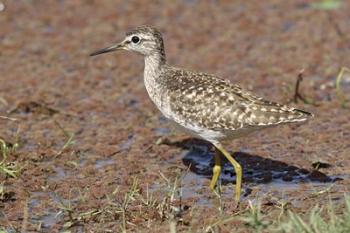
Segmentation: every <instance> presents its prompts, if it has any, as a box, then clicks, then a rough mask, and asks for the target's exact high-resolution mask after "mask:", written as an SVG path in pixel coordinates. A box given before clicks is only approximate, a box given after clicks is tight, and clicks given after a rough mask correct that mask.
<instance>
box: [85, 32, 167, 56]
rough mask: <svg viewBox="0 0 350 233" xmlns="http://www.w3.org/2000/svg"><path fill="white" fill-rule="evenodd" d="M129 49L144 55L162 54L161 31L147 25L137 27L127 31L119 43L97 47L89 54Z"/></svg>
mask: <svg viewBox="0 0 350 233" xmlns="http://www.w3.org/2000/svg"><path fill="white" fill-rule="evenodd" d="M121 49H123V50H129V51H134V52H137V53H140V54H142V55H144V56H151V55H154V54H157V53H158V54H160V55H161V56H164V44H163V39H162V35H161V33H160V32H159V31H158V30H157V29H155V28H153V27H149V26H141V27H137V28H135V29H133V30H131V31H129V32H128V33H126V37H125V38H124V40H123V41H121V42H120V43H116V44H114V45H112V46H109V47H107V48H103V49H99V50H97V51H95V52H93V53H91V54H90V56H95V55H99V54H102V53H108V52H112V51H116V50H121Z"/></svg>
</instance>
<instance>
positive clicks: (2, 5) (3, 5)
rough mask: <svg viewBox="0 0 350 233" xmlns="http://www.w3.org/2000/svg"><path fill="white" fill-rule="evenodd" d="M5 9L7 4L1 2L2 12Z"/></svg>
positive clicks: (0, 9)
mask: <svg viewBox="0 0 350 233" xmlns="http://www.w3.org/2000/svg"><path fill="white" fill-rule="evenodd" d="M4 10H5V4H4V3H2V2H0V12H1V11H4Z"/></svg>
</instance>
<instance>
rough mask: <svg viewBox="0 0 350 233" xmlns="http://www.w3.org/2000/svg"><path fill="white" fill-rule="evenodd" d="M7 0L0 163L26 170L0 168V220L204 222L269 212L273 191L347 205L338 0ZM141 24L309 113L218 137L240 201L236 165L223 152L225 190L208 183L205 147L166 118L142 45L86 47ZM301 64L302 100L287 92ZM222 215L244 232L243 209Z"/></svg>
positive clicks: (70, 225)
mask: <svg viewBox="0 0 350 233" xmlns="http://www.w3.org/2000/svg"><path fill="white" fill-rule="evenodd" d="M0 3H1V4H2V5H1V4H0V5H1V6H4V8H3V9H2V7H0V25H1V29H0V44H1V46H0V139H2V140H3V141H4V142H6V144H7V146H8V147H9V149H10V150H9V153H8V156H7V159H6V161H5V162H4V163H3V164H2V165H6V166H7V167H8V166H9V167H11V168H17V169H19V170H18V171H19V172H18V173H15V176H11V175H9V174H5V173H1V174H0V191H1V192H0V229H1V230H6V231H8V232H20V231H22V232H23V231H27V232H62V231H64V230H69V231H71V232H122V231H123V229H126V230H127V231H128V232H169V227H170V225H171V224H173V222H174V221H175V222H176V225H177V230H178V232H189V231H193V232H204V231H205V229H207V227H208V226H210V225H212V224H214V223H215V222H217V221H218V219H220V218H221V217H222V216H227V215H229V216H231V215H235V214H237V215H238V214H239V213H241V211H243V210H245V209H246V207H247V206H248V204H249V203H256V202H258V201H259V202H261V203H262V208H263V210H264V211H268V212H269V213H270V214H271V215H272V216H279V214H280V212H279V211H280V209H278V206H279V203H281V202H283V203H286V204H285V205H286V206H287V207H288V210H291V211H296V212H297V213H307V212H309V211H310V210H311V209H312V208H313V207H314V206H316V205H325V204H327V203H328V202H329V200H332V201H333V202H334V203H335V205H337V208H338V209H339V211H341V210H342V208H343V204H344V201H343V200H344V194H345V193H348V191H349V174H350V159H349V151H350V133H349V132H350V122H349V119H350V118H349V116H350V110H349V106H350V104H349V103H348V101H349V100H350V95H349V94H348V93H349V91H350V85H349V83H350V82H349V77H350V76H349V73H345V75H344V77H343V78H342V79H341V80H340V88H339V87H337V85H336V80H337V75H338V73H339V70H340V68H341V67H350V56H349V54H350V45H349V39H350V38H349V35H350V27H349V26H348V22H349V18H350V15H349V12H350V8H349V4H348V3H347V2H346V1H343V2H342V5H341V7H339V8H338V9H333V10H324V9H318V8H315V7H313V5H312V4H311V3H312V1H286V2H285V1H283V2H282V1H274V0H271V1H254V2H253V1H252V2H250V1H234V2H230V1H222V2H206V1H171V2H170V1H164V2H152V3H151V2H146V1H145V2H139V1H127V2H126V1H115V0H113V1H112V0H106V1H94V0H81V1H50V2H46V1H10V0H7V1H4V0H0ZM1 9H2V10H1ZM143 24H151V25H154V26H156V27H158V28H159V29H160V30H161V31H162V32H163V33H164V39H165V48H166V52H167V57H168V62H169V63H170V64H173V65H177V66H180V67H184V68H188V69H193V70H201V71H204V72H208V73H214V74H217V75H219V76H222V77H223V78H226V79H229V80H231V81H232V82H234V83H238V84H239V85H241V86H242V87H244V88H245V89H248V90H250V91H252V92H255V93H256V95H259V96H263V97H265V98H267V99H270V100H273V101H277V102H281V103H285V104H291V105H294V106H296V107H298V108H301V109H304V110H306V111H310V112H312V113H314V114H315V118H314V119H312V120H311V121H310V122H308V123H307V124H304V125H291V126H282V127H276V128H273V129H269V130H265V131H262V132H259V133H256V134H253V135H251V136H249V137H247V138H242V139H237V140H235V141H229V142H226V143H225V147H226V149H227V150H228V151H230V152H231V153H232V154H233V155H234V157H235V158H237V160H238V161H239V162H240V163H241V165H242V167H243V172H244V174H243V181H244V183H243V189H244V193H243V197H242V200H243V201H242V203H241V205H240V206H239V207H236V206H235V204H234V203H233V194H232V192H233V190H234V187H233V185H234V182H235V174H234V172H233V169H232V167H231V166H230V165H229V164H228V163H225V164H224V167H223V173H222V175H221V179H220V183H221V185H220V187H221V188H220V192H221V197H220V198H219V197H218V196H217V195H215V194H213V193H211V192H210V190H209V188H208V185H209V182H210V177H211V168H212V165H213V158H212V155H213V153H214V152H213V149H212V147H211V146H210V145H208V144H207V143H205V142H203V141H200V140H197V139H193V138H190V137H188V136H186V135H185V134H183V133H181V132H177V131H176V130H174V129H173V128H172V126H171V124H170V123H168V122H167V121H166V120H165V119H164V117H162V116H161V114H160V112H159V111H158V110H157V109H156V108H155V106H154V105H153V104H152V103H151V101H150V100H149V98H148V96H147V93H146V90H145V88H144V85H143V80H142V75H143V73H142V72H143V60H142V58H141V57H140V56H138V55H135V54H131V53H127V52H120V53H115V54H108V55H107V54H106V55H105V56H100V57H96V58H91V57H89V56H88V54H89V53H90V52H91V51H94V50H95V49H97V48H101V47H105V46H108V45H110V44H112V43H114V42H116V41H118V40H120V39H122V38H123V36H124V33H125V31H127V30H128V29H130V28H133V27H135V26H138V25H143ZM301 70H304V71H303V74H302V76H303V80H302V81H301V83H300V87H299V92H300V95H301V96H302V97H304V99H300V98H297V99H298V102H297V103H293V98H294V97H295V93H294V89H295V84H296V81H297V78H298V74H299V73H300V71H301ZM339 93H340V94H339ZM303 100H304V101H303ZM218 206H219V207H218ZM225 226H226V228H224V227H223V226H222V227H223V228H221V230H222V232H229V230H227V229H230V230H237V232H249V229H248V228H247V227H246V225H245V224H243V223H242V222H240V221H239V220H234V221H231V222H230V223H227V225H225ZM215 229H216V228H215ZM225 229H226V231H225ZM219 230H220V229H219ZM219 230H217V232H219Z"/></svg>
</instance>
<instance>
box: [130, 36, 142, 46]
mask: <svg viewBox="0 0 350 233" xmlns="http://www.w3.org/2000/svg"><path fill="white" fill-rule="evenodd" d="M131 41H132V43H134V44H137V43H139V42H140V38H139V37H138V36H133V37H132V38H131Z"/></svg>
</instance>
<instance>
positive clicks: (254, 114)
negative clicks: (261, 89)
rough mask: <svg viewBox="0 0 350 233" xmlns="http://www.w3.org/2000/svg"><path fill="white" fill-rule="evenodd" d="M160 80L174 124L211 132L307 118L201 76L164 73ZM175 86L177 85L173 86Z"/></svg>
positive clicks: (295, 111)
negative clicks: (197, 126)
mask: <svg viewBox="0 0 350 233" xmlns="http://www.w3.org/2000/svg"><path fill="white" fill-rule="evenodd" d="M166 73H167V75H164V76H166V77H161V78H160V79H161V80H163V81H162V85H165V86H166V88H164V90H166V92H167V93H164V94H165V95H167V96H169V105H170V108H171V111H172V112H174V114H175V115H176V116H177V117H178V119H177V120H180V121H181V120H183V121H186V123H190V124H197V125H199V126H200V127H204V128H207V129H213V130H235V129H239V128H244V127H255V126H270V125H276V124H281V123H289V122H300V121H305V120H306V119H307V118H308V117H309V116H310V115H311V114H310V113H307V112H304V111H301V110H297V109H294V108H290V107H287V106H284V105H280V104H277V103H273V102H270V101H266V100H263V99H262V98H259V97H256V96H254V95H252V94H250V93H249V92H246V91H243V90H242V89H241V88H240V87H238V86H236V85H233V84H231V83H230V82H228V81H225V80H222V79H219V78H217V77H216V76H213V75H209V74H205V73H194V72H190V71H184V70H178V69H174V68H172V69H168V70H167V71H166ZM174 83H176V84H177V85H174Z"/></svg>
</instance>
